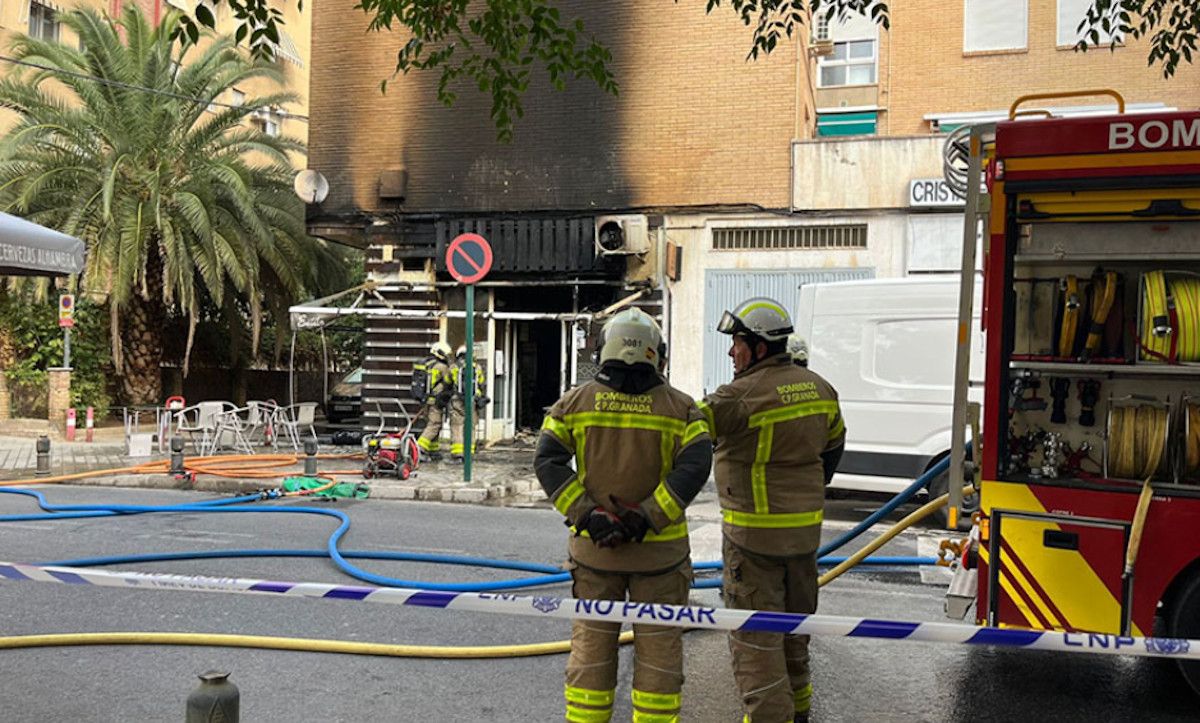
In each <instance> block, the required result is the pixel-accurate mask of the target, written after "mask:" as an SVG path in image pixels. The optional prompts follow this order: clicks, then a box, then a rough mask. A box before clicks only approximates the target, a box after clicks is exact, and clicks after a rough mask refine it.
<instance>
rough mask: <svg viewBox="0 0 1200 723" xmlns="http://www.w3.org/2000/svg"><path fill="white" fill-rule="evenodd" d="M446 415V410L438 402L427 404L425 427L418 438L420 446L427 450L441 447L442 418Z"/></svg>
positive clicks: (432, 450) (435, 449) (434, 450)
mask: <svg viewBox="0 0 1200 723" xmlns="http://www.w3.org/2000/svg"><path fill="white" fill-rule="evenodd" d="M445 417H446V412H445V410H444V409H443V408H442V407H441V406H439V405H438V403H437V402H430V403H428V404H426V405H425V429H424V430H422V431H421V436H420V437H419V438H418V439H417V446H418V447H420V448H421V449H422V450H424V451H426V452H436V451H438V450H439V449H440V448H441V446H442V443H441V441H440V440H441V436H442V420H443V419H445Z"/></svg>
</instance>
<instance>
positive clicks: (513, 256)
mask: <svg viewBox="0 0 1200 723" xmlns="http://www.w3.org/2000/svg"><path fill="white" fill-rule="evenodd" d="M562 13H563V16H564V17H568V18H569V17H574V16H576V15H578V16H579V17H581V18H582V19H583V20H584V21H585V23H586V27H587V29H588V31H589V32H592V33H595V34H596V36H597V37H598V38H599V39H600V40H601V41H602V42H604V44H605V45H606V46H607V47H608V48H609V49H610V50H611V52H612V60H611V63H610V67H611V68H612V70H613V72H614V73H615V75H616V79H617V81H618V83H619V85H620V92H619V94H618V95H615V96H613V95H608V94H605V93H604V92H602V91H600V90H599V89H597V88H596V87H595V86H594V84H592V83H591V82H590V81H572V82H570V83H569V85H568V88H567V89H566V90H565V91H564V92H556V91H554V90H552V89H551V88H550V87H549V83H548V82H547V81H546V79H545V78H544V77H541V75H540V74H535V76H534V77H532V78H531V80H530V86H529V90H528V92H527V93H525V95H524V96H523V103H524V117H523V118H521V119H520V120H519V121H518V123H517V126H516V134H515V138H514V140H513V141H512V142H511V143H508V144H506V143H500V142H498V141H497V139H496V129H495V126H494V124H493V122H492V119H491V118H490V114H489V109H490V104H491V99H490V97H485V96H483V95H481V94H479V93H478V92H477V90H476V89H475V88H474V87H473V86H472V85H469V84H466V85H464V86H462V87H458V88H455V89H454V90H456V91H457V93H458V98H457V101H456V102H455V104H454V105H453V106H452V107H446V106H444V105H442V104H441V103H440V102H438V100H437V97H436V85H437V82H438V78H437V75H436V73H412V74H410V75H407V76H404V77H400V78H395V79H392V80H391V82H390V83H389V84H388V86H387V91H386V93H381V91H380V82H381V81H382V80H384V79H388V78H389V77H390V74H391V70H392V68H393V67H394V64H395V58H396V51H397V50H398V49H399V48H400V47H401V45H402V44H403V43H404V42H405V40H406V38H405V37H404V36H403V35H401V34H399V33H390V34H389V33H370V34H368V33H367V32H366V26H367V18H366V17H365V16H364V15H363V13H362V12H360V11H355V10H354V0H327V2H325V3H324V4H323V5H322V6H321V12H320V13H318V14H317V15H316V16H315V17H314V27H313V35H314V40H315V42H314V49H313V53H314V55H313V61H314V66H315V68H316V72H315V74H314V76H313V84H312V121H313V133H312V142H311V152H310V167H311V168H312V169H314V170H317V171H319V172H320V173H322V174H324V175H325V176H326V177H327V178H328V181H329V185H330V192H329V196H328V198H327V199H326V200H325V202H324V203H322V204H320V205H319V206H310V210H309V215H308V220H309V228H310V231H312V232H313V233H315V234H318V235H321V236H324V237H326V238H331V239H336V240H339V241H342V242H344V243H348V244H352V245H355V246H359V247H362V248H365V249H366V250H367V258H368V261H367V264H368V270H369V272H370V274H371V276H372V277H373V278H374V279H375V280H376V281H377V282H379V283H380V284H381V287H380V288H381V292H382V293H383V294H384V296H385V298H387V299H388V300H389V301H390V302H391V303H392V304H394V305H396V306H398V307H401V308H402V309H407V310H409V311H410V312H412V313H424V314H426V315H427V317H426V318H413V317H411V316H409V317H404V318H397V319H376V320H372V321H371V322H369V325H368V333H367V341H366V354H365V363H364V369H365V373H364V386H365V388H366V389H365V392H364V401H365V403H364V409H366V410H368V411H369V410H370V409H371V408H372V401H373V400H374V399H375V398H384V397H395V396H397V390H399V389H401V388H405V387H406V386H407V383H408V375H409V373H410V369H411V365H412V363H413V362H414V361H415V360H417V359H420V358H421V357H422V356H424V355H425V353H426V352H427V349H428V347H429V345H430V343H431V342H433V341H435V340H437V339H438V338H439V337H442V338H446V339H447V340H448V341H449V342H450V344H451V345H452V346H457V345H458V344H459V343H461V341H462V340H463V338H464V337H465V329H464V327H463V322H462V319H461V318H460V317H456V316H454V314H455V313H461V310H462V309H463V303H464V295H463V293H462V291H461V289H460V288H458V286H457V285H456V284H455V283H454V282H453V281H452V280H451V279H450V277H449V276H448V275H447V274H446V272H445V269H444V261H443V255H444V250H445V248H446V244H447V243H448V242H449V241H450V240H452V239H453V238H454V237H455V236H456V235H457V234H458V233H460V232H462V231H468V230H469V231H475V232H478V233H481V234H483V235H484V236H485V237H486V238H488V239H489V241H490V242H491V243H492V245H493V247H494V256H495V265H494V271H493V273H492V274H491V275H490V276H489V277H488V279H486V280H485V281H484V282H482V283H481V284H479V287H478V292H477V293H476V300H477V302H476V303H477V306H478V309H477V311H478V312H479V316H478V317H477V318H478V319H480V320H479V322H478V326H477V328H476V330H475V338H476V340H478V348H479V351H480V352H481V354H480V358H482V359H483V360H485V363H486V366H487V367H488V380H489V385H490V386H489V392H488V396H489V397H490V398H491V399H492V403H491V405H490V406H489V408H488V410H487V413H486V414H487V419H488V424H487V427H488V434H489V435H490V436H493V437H495V436H508V435H511V434H512V433H513V432H514V431H515V430H516V429H518V428H522V427H536V426H538V425H540V423H541V419H542V415H543V411H544V408H545V407H546V406H548V405H549V404H550V403H552V402H553V401H554V400H555V399H556V398H557V397H558V395H559V394H560V393H561V391H562V390H563V389H564V388H566V387H569V386H570V385H571V384H573V383H575V382H576V381H577V380H579V379H583V378H586V377H587V376H588V375H589V374H591V373H592V370H593V369H594V367H593V365H592V362H591V351H592V349H593V347H594V340H595V338H596V335H597V332H598V331H599V327H600V321H599V320H598V318H597V315H598V314H599V312H602V311H604V310H605V309H608V308H610V307H613V306H614V304H619V303H636V304H639V305H643V306H645V308H647V309H648V310H650V311H651V312H652V313H655V314H659V315H660V316H661V318H662V319H663V323H664V326H666V327H667V328H668V329H671V327H672V325H673V324H674V318H675V316H676V314H677V313H678V312H677V311H676V309H677V308H678V305H677V304H673V303H671V300H670V296H669V295H670V283H671V282H667V281H664V275H665V274H666V273H667V264H666V261H667V257H668V253H667V248H668V246H669V247H670V248H671V249H672V251H671V261H672V266H671V273H678V269H679V268H682V267H683V266H684V265H686V264H689V263H694V260H693V259H691V256H692V255H696V254H703V253H706V249H704V248H701V247H695V246H689V245H688V240H689V239H690V233H689V232H683V233H684V235H683V236H680V237H679V238H678V239H676V230H675V228H676V225H677V224H679V223H686V224H687V225H688V226H691V225H695V224H697V223H699V224H701V225H703V224H707V223H709V222H710V221H713V220H720V219H737V218H758V219H764V220H766V219H772V218H786V216H787V207H788V199H789V196H790V192H791V180H792V174H791V168H790V166H789V162H790V161H789V158H790V156H789V152H788V149H789V147H790V144H791V142H792V141H793V140H794V139H796V138H805V137H808V136H809V135H810V133H811V128H812V124H813V118H814V116H813V100H812V98H813V95H812V81H811V71H810V69H811V61H810V58H809V56H808V54H807V52H806V50H805V47H804V44H803V43H802V42H790V43H788V44H786V45H784V46H782V47H780V48H779V49H778V50H777V51H776V52H775V53H773V54H772V56H771V57H769V58H765V59H762V60H759V61H758V62H747V60H746V54H747V51H748V50H749V48H750V46H751V40H752V36H751V31H750V30H749V29H747V28H746V27H745V26H743V25H742V23H741V22H740V20H739V19H738V18H737V17H736V16H735V15H734V14H732V13H730V12H728V11H727V9H726V8H721V9H719V10H717V11H715V12H714V13H713V14H712V15H707V14H705V10H704V6H703V4H698V3H646V2H635V1H634V0H611V1H610V2H604V3H596V2H584V1H583V0H571V1H569V2H564V3H562ZM609 222H611V223H609ZM606 223H609V226H608V227H607V229H608V230H607V231H605V230H604V229H605V224H606ZM602 231H604V233H605V234H607V235H605V236H604V238H605V239H607V241H606V243H607V244H608V245H609V246H610V248H604V247H602V246H600V245H598V244H597V240H598V237H599V236H601V232H602ZM609 231H611V232H613V233H608V232H609ZM617 231H620V232H621V233H622V234H623V236H618V234H617V233H616V232H617ZM676 261H679V262H680V263H679V264H676V263H675V262H676ZM684 273H686V271H685V272H684ZM447 312H450V314H449V316H447ZM671 333H672V334H673V333H674V332H671Z"/></svg>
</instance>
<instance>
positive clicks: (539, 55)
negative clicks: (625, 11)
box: [177, 0, 1200, 140]
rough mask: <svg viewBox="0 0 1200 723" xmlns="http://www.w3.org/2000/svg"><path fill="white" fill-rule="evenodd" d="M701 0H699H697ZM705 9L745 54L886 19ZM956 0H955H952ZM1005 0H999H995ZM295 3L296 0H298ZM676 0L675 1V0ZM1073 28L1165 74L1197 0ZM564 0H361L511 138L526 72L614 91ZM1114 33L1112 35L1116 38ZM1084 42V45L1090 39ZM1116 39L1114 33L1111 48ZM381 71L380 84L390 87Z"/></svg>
mask: <svg viewBox="0 0 1200 723" xmlns="http://www.w3.org/2000/svg"><path fill="white" fill-rule="evenodd" d="M216 1H217V2H226V3H228V5H229V7H230V9H231V10H232V11H233V15H234V17H235V18H237V20H238V23H239V26H238V30H237V36H238V38H239V39H241V38H246V37H248V38H249V42H250V46H251V49H252V50H253V51H254V52H255V53H259V54H263V55H267V54H269V53H271V52H272V50H273V47H274V44H276V43H278V42H279V28H278V26H279V25H281V24H282V23H283V19H282V13H281V12H280V11H279V10H278V9H277V8H272V7H270V4H269V0H216ZM698 1H699V0H696V2H697V4H698ZM704 1H705V11H706V12H708V13H712V12H713V11H715V10H717V9H719V8H721V7H722V6H725V7H727V8H729V9H730V10H732V11H733V12H734V13H736V14H737V16H738V17H739V18H740V19H741V20H742V22H743V23H744V24H745V25H746V26H748V27H753V28H754V33H753V37H752V39H751V41H750V50H749V53H748V56H749V58H751V59H754V58H757V57H759V55H760V54H767V53H770V52H771V51H773V50H774V49H775V48H776V46H778V45H779V43H780V42H781V41H782V40H784V39H786V38H791V37H793V36H794V35H795V34H796V31H797V29H798V28H803V27H805V26H806V25H807V24H808V23H809V19H810V18H812V17H823V18H826V19H830V20H832V19H834V18H839V17H845V15H846V14H848V13H862V14H865V15H867V16H869V17H871V18H872V19H874V20H875V21H876V22H877V23H879V24H880V25H881V26H883V27H885V28H886V27H888V6H887V3H885V2H879V1H877V0H704ZM956 1H958V2H960V5H961V0H956ZM1001 1H1002V0H996V2H1001ZM299 2H300V4H301V7H302V6H303V0H299ZM675 2H680V0H675ZM1092 2H1093V4H1092V7H1091V8H1090V9H1089V11H1088V14H1087V17H1086V19H1085V20H1084V21H1083V22H1082V23H1081V24H1080V30H1083V31H1086V33H1087V37H1085V39H1084V40H1083V41H1081V42H1080V43H1079V45H1078V46H1077V49H1078V50H1081V51H1083V50H1087V49H1088V47H1089V44H1090V45H1091V46H1092V47H1094V46H1095V45H1096V44H1097V43H1098V40H1099V37H1100V32H1101V31H1103V32H1104V34H1105V36H1107V35H1108V34H1109V33H1111V32H1113V30H1119V31H1120V36H1129V37H1133V38H1141V37H1144V36H1148V37H1150V52H1149V58H1148V61H1149V64H1151V65H1154V64H1155V63H1157V64H1159V65H1161V66H1162V70H1163V75H1165V76H1167V77H1170V76H1171V75H1173V74H1174V73H1175V70H1176V68H1177V67H1178V66H1179V63H1180V62H1181V61H1185V62H1188V63H1191V61H1192V53H1193V52H1194V51H1195V49H1196V33H1197V29H1198V28H1200V3H1197V2H1195V0H1092ZM561 4H562V3H561V0H359V3H358V5H357V6H356V7H357V8H358V9H359V10H362V11H363V12H364V13H366V14H367V15H368V16H369V17H370V26H369V27H370V28H371V29H372V30H377V31H378V30H389V31H390V30H403V31H404V32H405V33H407V34H408V36H409V40H408V42H407V43H405V45H404V46H403V47H402V48H401V49H400V52H399V53H398V54H397V57H396V69H395V72H396V73H401V74H402V73H408V72H409V71H413V70H429V71H438V72H440V73H441V76H440V80H439V82H438V98H439V99H440V100H441V101H442V102H443V103H446V104H447V105H449V104H451V103H453V102H454V99H455V88H456V87H457V83H456V81H459V80H469V81H472V82H473V83H474V84H475V85H476V86H477V87H478V89H479V91H480V92H482V93H490V94H491V96H492V111H491V112H492V119H493V120H494V121H495V122H496V129H497V132H498V134H499V136H500V139H501V140H511V138H512V134H513V122H514V119H516V118H520V117H521V115H522V106H521V94H522V93H524V91H525V89H526V87H528V84H529V79H530V74H531V72H532V71H533V69H535V68H541V69H542V70H544V71H545V72H546V74H547V76H548V77H549V79H550V81H551V83H553V84H554V86H555V87H557V88H559V89H561V88H563V87H564V85H565V83H566V80H567V79H568V78H574V79H589V80H591V81H593V82H595V83H596V84H597V85H598V86H600V87H601V88H603V89H604V90H606V91H607V92H610V93H613V94H615V93H616V92H617V88H618V84H617V78H615V77H614V76H613V73H612V71H611V70H610V69H609V67H608V65H609V61H611V60H612V56H611V54H610V53H609V51H608V49H607V48H605V47H604V45H603V44H602V43H600V42H599V41H598V40H597V39H596V38H595V37H594V36H593V35H591V34H590V33H589V32H588V31H587V28H585V27H584V24H583V21H582V20H580V19H579V18H564V17H563V15H562V13H561V11H560V10H559V6H560V5H561ZM214 22H215V21H214V18H213V15H212V12H210V11H209V10H208V9H207V8H205V7H204V6H203V5H199V6H197V9H196V13H195V18H194V19H193V18H184V20H183V22H182V24H181V25H180V26H179V28H178V30H177V32H179V33H181V34H183V35H188V36H191V37H198V35H199V28H198V25H205V26H208V27H213V24H214ZM1120 36H1118V37H1120ZM1089 40H1090V43H1089ZM1117 42H1119V40H1114V42H1113V46H1114V47H1115V45H1116V43H1117ZM387 83H388V81H387V79H382V80H381V81H380V88H381V89H383V90H386V89H387Z"/></svg>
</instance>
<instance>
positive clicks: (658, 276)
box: [654, 216, 674, 360]
mask: <svg viewBox="0 0 1200 723" xmlns="http://www.w3.org/2000/svg"><path fill="white" fill-rule="evenodd" d="M654 280H655V283H657V284H658V288H660V289H662V295H663V305H662V310H663V312H662V319H663V320H662V333H663V341H665V342H666V343H667V359H668V360H669V359H670V358H671V355H672V353H673V352H672V351H671V350H672V349H673V348H674V347H673V345H672V344H671V285H670V284H669V283H668V282H667V218H666V216H663V221H662V224H661V225H659V227H658V268H657V269H655V279H654Z"/></svg>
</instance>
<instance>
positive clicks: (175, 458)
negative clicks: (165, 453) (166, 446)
mask: <svg viewBox="0 0 1200 723" xmlns="http://www.w3.org/2000/svg"><path fill="white" fill-rule="evenodd" d="M185 472H186V470H184V468H183V437H180V436H178V435H175V436H172V437H171V469H170V474H172V475H175V476H176V477H179V476H181V475H183V474H185Z"/></svg>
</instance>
